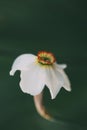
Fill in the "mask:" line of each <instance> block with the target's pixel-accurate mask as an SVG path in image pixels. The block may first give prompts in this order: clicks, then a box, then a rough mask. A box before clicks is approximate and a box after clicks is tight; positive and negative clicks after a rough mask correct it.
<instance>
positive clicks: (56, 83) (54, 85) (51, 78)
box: [45, 67, 64, 99]
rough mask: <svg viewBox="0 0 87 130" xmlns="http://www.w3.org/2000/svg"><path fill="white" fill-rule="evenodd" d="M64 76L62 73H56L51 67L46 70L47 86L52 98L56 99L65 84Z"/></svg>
mask: <svg viewBox="0 0 87 130" xmlns="http://www.w3.org/2000/svg"><path fill="white" fill-rule="evenodd" d="M63 81H64V79H63V76H62V75H61V73H60V72H58V71H55V68H53V67H49V68H47V69H46V81H45V82H46V85H47V87H48V88H49V90H50V93H51V98H52V99H54V98H55V97H56V95H57V94H58V92H59V91H60V89H61V87H62V85H63V84H64V82H63Z"/></svg>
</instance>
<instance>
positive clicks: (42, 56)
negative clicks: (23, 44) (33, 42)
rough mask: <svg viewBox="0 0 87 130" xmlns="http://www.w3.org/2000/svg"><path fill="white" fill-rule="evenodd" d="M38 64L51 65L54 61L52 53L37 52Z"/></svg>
mask: <svg viewBox="0 0 87 130" xmlns="http://www.w3.org/2000/svg"><path fill="white" fill-rule="evenodd" d="M37 57H38V62H39V63H41V64H42V65H52V64H53V63H54V62H55V61H56V60H55V57H54V55H53V54H52V53H50V52H46V51H40V52H38V55H37Z"/></svg>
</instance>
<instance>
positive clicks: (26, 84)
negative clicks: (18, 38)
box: [10, 51, 71, 113]
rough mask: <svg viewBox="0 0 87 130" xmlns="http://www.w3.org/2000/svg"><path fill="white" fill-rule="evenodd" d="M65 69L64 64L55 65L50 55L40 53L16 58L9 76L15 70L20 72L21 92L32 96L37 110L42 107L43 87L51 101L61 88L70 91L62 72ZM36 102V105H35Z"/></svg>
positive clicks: (54, 60) (43, 52)
mask: <svg viewBox="0 0 87 130" xmlns="http://www.w3.org/2000/svg"><path fill="white" fill-rule="evenodd" d="M65 68H66V64H62V65H60V64H57V62H56V59H55V57H54V55H53V54H52V53H50V52H45V51H40V52H39V53H38V55H37V56H35V55H33V54H22V55H20V56H18V57H17V58H16V59H15V61H14V63H13V65H12V69H11V71H10V75H14V73H15V72H16V71H17V70H20V72H21V73H20V79H21V80H20V87H21V90H22V91H23V92H24V93H28V94H31V95H33V96H34V101H35V104H36V108H37V110H38V107H39V108H40V106H41V105H42V103H41V102H42V100H41V99H42V91H43V89H44V87H45V86H47V87H48V89H49V91H50V94H51V98H52V99H54V98H55V97H56V96H57V94H58V92H59V91H60V89H61V88H62V87H63V88H64V89H66V90H67V91H71V87H70V81H69V79H68V76H67V75H66V73H65V72H64V69H65ZM37 100H38V103H36V102H37ZM37 104H38V105H37ZM42 106H43V105H42ZM43 108H44V107H43ZM41 109H42V107H41ZM38 111H40V110H38ZM39 113H41V112H39Z"/></svg>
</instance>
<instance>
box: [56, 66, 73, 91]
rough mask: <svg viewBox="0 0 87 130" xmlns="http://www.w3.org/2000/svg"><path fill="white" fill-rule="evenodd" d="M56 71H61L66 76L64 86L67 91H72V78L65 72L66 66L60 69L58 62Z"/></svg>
mask: <svg viewBox="0 0 87 130" xmlns="http://www.w3.org/2000/svg"><path fill="white" fill-rule="evenodd" d="M55 68H56V71H58V72H60V73H61V75H62V76H63V78H64V84H63V87H64V88H65V89H66V90H67V91H71V84H70V80H69V78H68V76H67V74H66V73H65V72H64V70H63V69H64V68H63V69H59V65H57V64H56V67H55Z"/></svg>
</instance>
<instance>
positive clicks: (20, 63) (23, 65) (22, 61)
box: [10, 54, 36, 75]
mask: <svg viewBox="0 0 87 130" xmlns="http://www.w3.org/2000/svg"><path fill="white" fill-rule="evenodd" d="M35 58H36V56H35V55H32V54H22V55H20V56H18V57H17V58H16V59H15V61H14V62H13V65H12V69H11V71H10V75H14V73H15V71H16V70H25V69H28V67H29V65H30V64H31V63H32V62H34V61H35Z"/></svg>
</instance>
